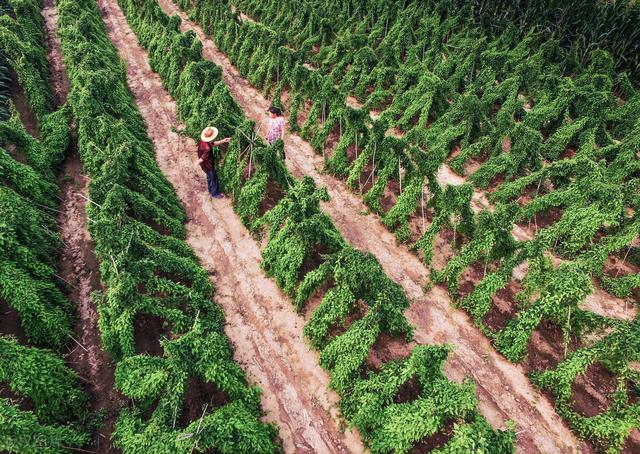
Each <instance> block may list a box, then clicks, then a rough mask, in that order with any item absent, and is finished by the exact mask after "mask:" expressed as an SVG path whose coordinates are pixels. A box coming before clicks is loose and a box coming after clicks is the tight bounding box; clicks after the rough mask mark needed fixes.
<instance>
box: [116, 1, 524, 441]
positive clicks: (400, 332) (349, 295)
mask: <svg viewBox="0 0 640 454" xmlns="http://www.w3.org/2000/svg"><path fill="white" fill-rule="evenodd" d="M119 3H120V5H121V7H122V8H123V10H124V12H125V15H126V16H127V18H128V21H129V23H130V25H131V27H132V28H133V29H134V31H135V33H136V35H137V36H138V38H139V40H140V43H141V44H142V46H143V47H145V48H146V49H147V51H148V55H149V61H150V64H151V67H152V68H154V69H155V70H156V71H157V72H158V74H159V75H160V77H161V78H162V80H163V82H164V84H165V87H166V88H167V89H168V91H169V93H170V94H171V95H172V96H173V97H174V99H175V100H176V101H177V106H178V111H179V114H180V117H181V119H182V121H183V122H184V123H185V124H186V129H187V132H188V133H189V134H190V135H191V136H193V137H196V136H197V133H198V132H199V131H200V130H201V128H202V127H204V126H206V125H207V124H211V123H213V124H216V125H217V124H218V123H216V122H217V121H220V120H222V121H221V122H220V125H221V128H222V130H223V134H228V135H231V136H232V137H233V139H232V141H231V144H230V147H229V150H228V152H227V153H226V155H225V156H224V158H223V159H221V160H220V161H219V162H218V163H217V165H218V168H219V174H220V179H221V182H222V184H223V187H224V189H225V191H226V192H227V193H229V194H230V195H231V196H232V200H233V204H234V208H235V210H236V212H237V213H238V215H239V216H240V218H241V219H242V221H243V222H244V224H245V225H246V226H247V228H249V229H250V230H251V231H253V232H254V233H255V234H256V235H266V236H267V243H266V246H265V247H264V249H263V250H262V257H263V263H262V267H263V269H264V270H265V272H266V273H267V275H269V276H271V277H273V278H274V279H275V281H276V283H277V284H278V285H279V286H280V287H281V288H282V289H283V290H284V291H285V292H286V293H287V294H289V295H290V296H291V298H292V301H293V303H294V306H295V307H296V309H297V310H299V311H302V310H304V308H305V305H306V303H307V301H308V300H309V299H310V298H311V297H312V296H313V295H314V294H316V293H317V292H318V291H319V289H321V288H322V289H324V290H323V291H324V293H323V294H322V301H321V303H320V305H319V306H318V307H317V308H316V309H315V310H314V311H313V312H312V314H311V317H310V320H309V322H308V323H307V325H306V326H305V328H304V333H305V336H306V337H307V339H308V340H309V342H310V343H311V344H312V345H313V346H314V347H315V348H316V349H318V350H319V352H320V364H321V366H322V367H324V368H325V369H327V370H328V371H329V373H330V375H331V381H330V386H331V387H332V388H333V389H334V390H336V391H337V392H338V394H339V395H340V397H341V401H340V409H341V411H342V414H343V416H344V417H345V418H346V420H347V421H348V422H349V424H350V425H352V426H355V427H357V428H358V430H359V431H360V433H361V434H362V436H363V438H364V440H365V442H366V443H367V445H368V446H369V447H370V449H371V450H372V452H398V453H400V452H409V451H410V450H411V449H412V448H413V447H414V446H415V445H416V444H417V443H420V442H423V441H426V440H428V439H429V437H432V436H436V435H445V434H446V429H445V427H446V426H447V424H453V428H452V430H451V432H450V433H449V434H446V436H445V440H446V441H445V442H443V445H441V446H437V449H436V450H435V451H434V452H440V453H445V452H464V451H465V450H469V449H473V450H475V451H476V452H486V453H489V452H491V453H498V452H512V451H513V432H512V431H506V432H500V431H493V430H492V429H491V427H490V426H489V425H488V423H487V422H486V421H485V420H484V418H483V417H482V416H481V415H480V414H479V412H478V410H477V400H476V397H475V389H474V388H475V387H474V385H473V384H472V383H471V382H470V381H465V382H464V383H463V384H455V383H453V382H451V381H449V380H448V379H447V378H446V377H445V376H444V375H443V372H442V366H443V363H444V361H445V360H446V357H447V354H448V349H447V348H446V347H443V346H421V347H417V348H415V349H414V350H413V352H412V353H411V354H410V356H409V357H407V358H404V359H401V360H397V361H391V362H385V363H383V364H381V365H375V364H374V363H372V361H371V359H370V356H371V355H373V356H375V351H376V346H375V344H376V341H378V340H379V339H380V338H381V336H385V335H386V336H392V337H396V338H398V337H399V338H400V339H402V338H405V339H408V338H410V337H411V333H412V328H411V326H410V325H409V324H408V322H407V320H406V318H405V317H404V315H403V312H404V310H405V309H406V307H407V306H408V304H409V303H408V301H407V299H406V296H405V295H404V292H403V291H402V288H401V287H400V286H399V285H397V284H395V283H393V282H392V281H391V280H390V279H389V278H388V277H387V276H386V275H385V273H384V271H383V270H382V268H381V266H380V264H379V263H378V262H377V261H376V260H375V258H374V257H373V256H371V255H370V254H364V253H362V252H361V251H358V250H355V249H353V248H352V247H351V246H349V245H348V244H347V243H346V241H345V240H344V239H343V238H342V236H341V235H340V233H339V232H338V230H337V229H336V227H335V226H334V225H333V223H332V222H331V220H330V219H329V217H328V216H327V215H326V214H325V213H323V212H322V211H321V209H320V202H321V201H323V200H325V201H326V200H328V195H327V193H326V190H324V189H323V188H317V187H316V186H315V184H314V182H313V180H311V179H310V178H308V177H306V178H303V179H301V180H297V179H295V178H293V177H292V176H291V175H290V174H289V172H288V170H287V169H286V167H285V165H284V162H283V159H282V146H283V145H282V142H277V143H276V144H274V145H273V146H266V145H265V144H264V142H262V140H260V139H259V138H257V137H256V135H255V132H254V124H253V123H252V122H249V121H246V120H245V119H244V118H243V116H242V113H241V110H240V109H239V107H238V106H237V104H236V103H235V101H234V100H233V98H232V97H231V96H230V95H229V92H228V91H227V89H226V87H225V86H224V83H223V82H222V79H221V77H220V69H219V68H216V67H215V66H213V65H212V64H211V63H210V62H208V61H204V60H203V59H202V56H201V53H200V50H201V44H200V43H199V41H197V39H196V37H195V35H194V34H193V32H187V33H180V32H179V25H180V20H179V18H177V17H171V18H170V17H168V16H166V15H165V14H164V13H163V12H162V10H161V9H160V7H159V6H158V4H157V2H156V1H155V0H145V1H135V0H122V1H120V2H119ZM178 44H180V45H181V46H182V48H180V47H178ZM194 49H197V51H196V52H195V53H196V54H197V55H196V56H195V57H194V55H193V50H194ZM185 55H189V57H188V58H184V56H185ZM189 58H191V61H189ZM185 79H186V80H188V81H190V84H191V85H190V86H189V88H190V90H182V89H180V85H181V83H182V82H183V81H184V80H185ZM178 81H179V82H178ZM204 87H207V88H208V90H209V91H208V92H205V93H203V92H202V90H203V88H204ZM203 101H204V104H205V105H207V106H208V105H211V106H212V107H213V106H216V110H213V109H212V110H210V111H203V110H202V108H201V106H202V104H203ZM227 113H231V115H227ZM274 198H275V199H274ZM412 387H413V388H412ZM404 388H409V391H408V392H406V395H405V393H403V392H402V390H403V389H404ZM432 447H436V446H432Z"/></svg>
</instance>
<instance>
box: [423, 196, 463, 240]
mask: <svg viewBox="0 0 640 454" xmlns="http://www.w3.org/2000/svg"><path fill="white" fill-rule="evenodd" d="M420 208H421V210H422V233H424V184H423V185H422V190H421V191H420ZM454 238H455V237H454Z"/></svg>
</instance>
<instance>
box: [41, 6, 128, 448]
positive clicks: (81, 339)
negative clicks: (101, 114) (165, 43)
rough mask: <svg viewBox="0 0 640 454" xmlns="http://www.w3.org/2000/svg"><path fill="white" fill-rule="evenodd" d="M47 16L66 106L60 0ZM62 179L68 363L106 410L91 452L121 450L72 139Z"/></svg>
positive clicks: (56, 79) (84, 182) (54, 73)
mask: <svg viewBox="0 0 640 454" xmlns="http://www.w3.org/2000/svg"><path fill="white" fill-rule="evenodd" d="M42 16H43V17H44V28H45V45H46V48H47V59H48V61H49V67H50V72H51V74H50V80H51V85H52V89H53V92H54V96H55V98H56V101H57V104H58V105H62V104H64V103H65V101H66V99H67V96H68V95H69V87H70V83H69V78H68V76H67V71H66V67H65V65H64V59H63V56H62V49H61V47H60V40H59V39H58V36H57V30H58V14H57V10H56V6H55V0H45V1H44V2H43V8H42ZM58 183H59V186H60V188H61V194H60V196H61V202H60V207H59V209H60V213H59V215H58V224H59V227H60V237H61V239H62V242H63V248H62V251H61V254H60V263H59V265H58V266H59V272H60V276H61V277H62V278H63V279H64V280H65V281H67V283H68V284H69V287H70V291H69V293H68V294H67V296H68V298H69V299H70V300H71V301H72V302H73V303H74V304H75V305H76V307H77V311H78V318H77V321H76V324H75V326H74V340H73V341H72V344H71V346H72V347H73V349H72V350H71V352H70V353H69V355H68V356H67V363H68V365H69V366H70V367H71V368H72V369H73V370H74V371H75V372H76V373H77V374H78V375H79V376H80V377H81V378H82V379H83V381H84V382H85V383H86V386H85V388H86V391H87V392H88V393H89V394H90V395H91V411H92V412H104V416H105V419H104V421H103V425H102V426H101V427H100V429H98V430H96V432H94V434H93V437H92V440H91V444H90V448H91V452H96V453H117V452H120V451H119V450H118V449H116V448H114V447H113V446H112V445H111V440H110V437H111V433H112V432H113V428H114V424H115V420H116V418H117V415H118V410H119V408H120V399H121V398H122V397H121V395H120V394H119V393H118V392H117V391H116V390H115V389H114V366H113V363H112V362H111V358H110V357H109V354H108V353H107V352H105V351H104V350H102V347H101V343H102V340H101V339H102V337H101V335H100V330H99V328H98V311H97V308H96V305H95V303H94V302H93V301H92V299H91V293H92V292H93V291H95V290H99V289H100V288H101V286H100V273H99V264H98V260H97V259H96V256H95V254H94V249H95V244H94V242H93V241H92V240H91V236H90V235H89V231H88V229H87V222H88V219H87V214H86V204H87V197H88V194H89V178H88V177H87V176H86V175H84V174H83V172H82V162H81V160H80V156H79V155H78V153H77V151H76V149H75V146H74V144H73V143H72V145H71V146H70V150H69V154H68V156H67V158H66V160H65V162H64V164H63V166H62V170H61V172H60V174H59V176H58Z"/></svg>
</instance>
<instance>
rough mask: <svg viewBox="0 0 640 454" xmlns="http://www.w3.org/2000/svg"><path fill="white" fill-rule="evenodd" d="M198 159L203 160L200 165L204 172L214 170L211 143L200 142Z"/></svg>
mask: <svg viewBox="0 0 640 454" xmlns="http://www.w3.org/2000/svg"><path fill="white" fill-rule="evenodd" d="M198 159H202V163H201V164H200V167H201V168H202V170H204V171H205V172H211V171H212V170H213V146H212V145H211V142H205V141H203V140H201V141H200V143H199V144H198Z"/></svg>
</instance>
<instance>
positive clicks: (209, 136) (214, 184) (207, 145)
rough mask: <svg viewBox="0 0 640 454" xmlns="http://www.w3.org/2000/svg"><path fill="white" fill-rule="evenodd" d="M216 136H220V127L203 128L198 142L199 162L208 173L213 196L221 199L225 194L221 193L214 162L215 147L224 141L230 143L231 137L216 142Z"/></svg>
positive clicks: (209, 186) (210, 190)
mask: <svg viewBox="0 0 640 454" xmlns="http://www.w3.org/2000/svg"><path fill="white" fill-rule="evenodd" d="M216 137H218V128H216V127H213V126H207V127H206V128H204V129H203V130H202V133H201V134H200V143H199V144H198V164H199V165H200V168H201V169H202V170H204V173H205V174H206V175H207V187H208V188H209V194H211V197H213V198H215V199H219V198H221V197H223V196H222V194H220V188H219V185H218V175H216V170H215V164H214V162H213V157H214V147H217V146H218V145H222V144H223V143H229V141H231V138H230V137H226V138H224V139H222V140H218V141H215V142H214V140H215V138H216Z"/></svg>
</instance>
